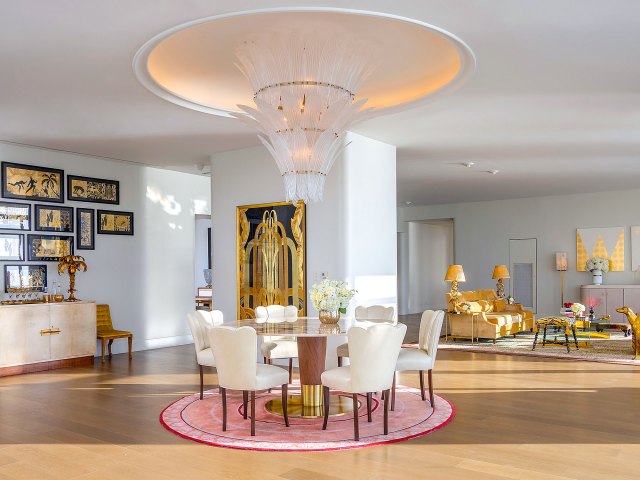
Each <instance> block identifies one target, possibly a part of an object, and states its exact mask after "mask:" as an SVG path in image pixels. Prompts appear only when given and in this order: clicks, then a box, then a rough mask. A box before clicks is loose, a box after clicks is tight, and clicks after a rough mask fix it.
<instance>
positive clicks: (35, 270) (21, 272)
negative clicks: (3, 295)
mask: <svg viewBox="0 0 640 480" xmlns="http://www.w3.org/2000/svg"><path fill="white" fill-rule="evenodd" d="M18 288H19V289H29V290H31V291H33V292H45V291H46V289H47V266H46V265H5V266H4V291H5V292H7V293H9V292H10V290H12V289H18Z"/></svg>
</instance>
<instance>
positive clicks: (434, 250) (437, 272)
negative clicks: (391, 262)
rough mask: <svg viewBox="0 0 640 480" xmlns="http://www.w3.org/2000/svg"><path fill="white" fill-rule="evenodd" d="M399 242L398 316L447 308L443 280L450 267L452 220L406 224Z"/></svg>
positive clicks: (445, 287)
mask: <svg viewBox="0 0 640 480" xmlns="http://www.w3.org/2000/svg"><path fill="white" fill-rule="evenodd" d="M402 235H404V236H405V237H406V238H399V239H398V240H399V241H398V272H399V277H400V278H399V283H398V285H399V290H400V291H399V292H398V311H399V313H400V314H412V313H422V312H423V311H425V310H438V309H443V308H446V301H445V293H446V291H447V284H446V283H445V282H444V276H445V274H446V272H447V268H448V266H449V265H450V264H452V263H453V257H454V255H453V251H454V250H453V241H454V237H453V236H454V223H453V219H452V218H447V219H441V220H440V219H438V220H422V221H416V222H408V230H407V232H406V233H404V234H402Z"/></svg>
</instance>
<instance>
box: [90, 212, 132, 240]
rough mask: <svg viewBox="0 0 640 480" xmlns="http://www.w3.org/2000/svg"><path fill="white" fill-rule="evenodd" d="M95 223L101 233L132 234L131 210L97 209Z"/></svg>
mask: <svg viewBox="0 0 640 480" xmlns="http://www.w3.org/2000/svg"><path fill="white" fill-rule="evenodd" d="M122 217H124V219H123V218H122ZM96 225H97V227H98V233H99V234H101V235H133V212H118V211H115V210H98V218H97V224H96Z"/></svg>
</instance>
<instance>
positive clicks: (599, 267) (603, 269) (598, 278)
mask: <svg viewBox="0 0 640 480" xmlns="http://www.w3.org/2000/svg"><path fill="white" fill-rule="evenodd" d="M586 268H587V270H589V271H590V272H591V274H592V275H593V284H594V285H602V274H603V273H607V272H608V271H609V259H607V258H602V257H591V258H590V259H589V260H587V264H586Z"/></svg>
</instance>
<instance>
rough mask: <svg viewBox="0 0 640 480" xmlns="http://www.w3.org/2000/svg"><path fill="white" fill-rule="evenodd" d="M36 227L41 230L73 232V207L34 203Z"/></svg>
mask: <svg viewBox="0 0 640 480" xmlns="http://www.w3.org/2000/svg"><path fill="white" fill-rule="evenodd" d="M34 209H35V210H34V212H33V216H34V219H35V229H36V230H39V231H41V232H73V207H58V206H56V205H37V204H36V205H34Z"/></svg>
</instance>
